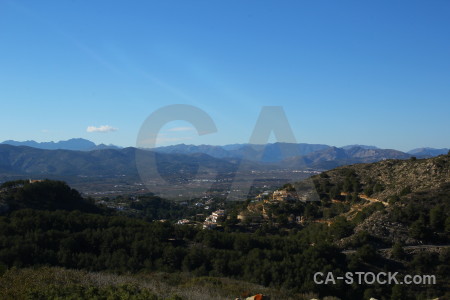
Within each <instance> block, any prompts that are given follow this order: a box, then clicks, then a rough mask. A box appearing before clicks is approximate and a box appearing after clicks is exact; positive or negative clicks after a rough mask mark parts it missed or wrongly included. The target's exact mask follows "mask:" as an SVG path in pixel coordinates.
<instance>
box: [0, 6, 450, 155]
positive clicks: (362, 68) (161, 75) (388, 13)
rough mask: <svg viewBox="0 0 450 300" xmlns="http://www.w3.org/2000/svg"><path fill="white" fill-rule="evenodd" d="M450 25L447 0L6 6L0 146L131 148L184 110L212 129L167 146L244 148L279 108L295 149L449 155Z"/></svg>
mask: <svg viewBox="0 0 450 300" xmlns="http://www.w3.org/2000/svg"><path fill="white" fill-rule="evenodd" d="M449 16H450V1H444V0H441V1H438V0H437V1H411V0H407V1H237V0H236V1H210V0H208V1H185V0H182V1H181V0H180V1H173V0H167V1H111V0H108V1H100V0H95V1H63V0H61V1H60V0H54V1H31V0H30V1H12V0H11V1H9V0H3V1H0V101H1V104H2V109H1V110H0V125H1V128H2V130H1V131H0V141H2V140H7V139H14V140H28V139H34V140H37V141H51V140H54V141H58V140H65V139H69V138H73V137H83V138H87V139H90V140H92V141H94V142H96V143H107V144H109V143H113V144H117V145H121V146H134V145H135V144H136V137H137V133H138V130H139V128H140V126H141V125H142V123H143V121H144V120H145V118H146V117H147V116H148V115H149V114H151V113H152V112H153V111H155V110H156V109H158V108H160V107H163V106H165V105H169V104H177V103H184V104H192V105H195V106H198V107H199V108H201V109H203V110H204V111H206V112H207V113H208V114H209V115H210V116H211V117H212V118H213V120H214V121H215V123H216V125H217V129H218V132H217V133H216V134H210V135H205V136H202V137H195V136H196V134H195V132H194V131H192V130H189V129H188V128H184V127H189V124H187V123H184V122H174V123H171V124H168V125H167V126H166V127H165V128H164V130H163V132H162V135H161V139H160V141H161V143H165V144H176V143H181V142H183V143H188V144H189V143H194V144H202V143H205V144H229V143H245V142H248V140H249V137H250V134H251V132H252V131H253V127H254V124H255V122H256V119H257V117H258V114H259V112H260V109H261V107H262V106H266V105H281V106H283V107H284V109H285V111H286V113H287V117H288V119H289V122H290V124H291V126H292V128H293V130H294V132H295V135H296V138H297V140H298V142H306V143H324V144H330V145H336V146H343V145H346V144H354V143H359V144H369V145H377V146H379V147H382V148H395V149H399V150H409V149H411V148H415V147H421V146H431V147H449V146H450V141H449V129H450V17H449ZM104 125H108V126H110V127H112V128H115V129H116V130H115V131H113V130H111V131H109V132H95V131H94V132H88V131H87V128H88V127H89V126H93V127H100V126H104ZM177 128H179V129H177ZM183 128H184V129H185V130H183ZM91 131H92V130H91ZM106 131H108V130H106Z"/></svg>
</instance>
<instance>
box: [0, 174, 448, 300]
mask: <svg viewBox="0 0 450 300" xmlns="http://www.w3.org/2000/svg"><path fill="white" fill-rule="evenodd" d="M339 173H340V174H341V173H342V174H341V175H342V176H341V177H340V178H341V179H339V180H337V179H336V178H335V177H331V178H330V175H327V174H323V175H321V176H319V177H317V178H315V184H316V186H317V189H318V191H319V193H320V200H321V201H317V202H314V203H303V202H298V201H297V202H294V203H289V202H282V203H278V204H270V205H269V208H268V209H269V210H270V214H271V218H272V219H271V221H270V220H269V221H268V222H267V223H265V224H262V225H261V226H260V227H259V228H257V229H256V230H253V231H252V232H245V230H244V231H243V228H245V223H244V224H240V225H239V226H237V225H236V220H235V219H234V218H233V217H231V218H230V219H228V220H226V221H225V222H224V227H223V230H222V231H219V230H202V229H201V228H199V227H197V226H185V225H177V224H175V220H170V219H169V220H167V221H164V222H161V221H152V220H154V219H155V218H157V217H158V214H159V213H158V210H157V208H156V207H157V206H158V207H160V206H161V205H160V204H161V199H157V198H156V197H155V198H153V199H154V200H152V199H151V198H148V199H147V200H146V201H144V202H143V203H147V204H146V205H144V206H143V207H142V209H143V210H144V211H145V213H144V214H138V215H137V216H124V215H119V214H120V213H119V212H115V211H112V210H110V209H107V208H101V207H97V206H95V205H94V204H93V203H92V201H89V200H85V199H83V198H82V197H81V196H80V195H79V194H78V192H76V191H75V190H73V189H71V188H70V187H68V186H67V185H65V184H64V183H62V182H57V181H42V182H36V183H28V182H26V181H16V182H9V183H5V184H3V185H2V186H1V194H0V205H1V208H2V211H3V215H2V216H0V270H1V272H0V274H2V275H1V277H0V295H1V298H2V299H79V298H90V299H234V298H235V297H238V296H240V295H242V294H243V293H245V292H248V293H250V294H251V293H261V292H262V293H266V294H270V295H271V296H272V299H310V298H312V297H313V296H316V297H325V296H334V297H338V298H340V299H369V298H370V297H374V298H376V299H391V300H396V299H432V298H436V297H449V296H450V292H449V284H450V277H449V274H450V266H449V261H450V249H449V248H448V247H447V248H445V247H444V248H439V251H409V250H408V249H406V248H405V247H404V243H403V240H405V239H406V240H412V241H418V242H420V243H422V244H425V243H430V244H431V243H433V244H439V243H440V244H441V245H445V244H446V243H447V244H448V242H449V233H450V226H449V224H448V223H449V211H450V209H449V205H450V201H449V200H450V199H449V197H450V188H449V185H448V184H447V185H445V184H444V185H440V186H439V189H436V188H435V187H433V189H432V190H429V191H428V192H424V191H422V192H416V191H413V189H409V190H406V189H404V188H402V189H401V190H400V191H399V192H398V193H397V194H396V195H394V196H392V195H390V198H389V200H388V201H389V203H390V204H389V206H387V207H385V206H384V205H382V204H381V203H373V204H370V203H368V204H369V205H365V206H363V208H362V209H361V210H358V211H356V212H355V214H354V215H353V216H352V217H351V218H350V217H348V216H349V215H348V212H349V209H352V208H353V206H355V205H358V204H361V203H362V202H363V200H362V199H360V198H359V196H358V195H359V193H361V192H364V190H366V192H364V193H365V195H368V194H369V195H370V196H374V195H375V196H377V195H382V193H383V192H385V191H386V190H387V189H389V187H387V186H385V185H381V184H379V183H378V182H375V181H371V182H363V180H364V178H363V177H361V176H360V175H359V174H358V173H357V172H354V171H345V172H341V171H339ZM335 179H336V180H335ZM342 193H346V194H347V195H350V196H345V198H348V199H342V201H336V200H335V198H339V196H340V195H342ZM377 193H378V194H377ZM332 200H334V201H332ZM152 201H157V202H158V201H159V202H158V203H159V204H158V205H154V206H152V205H151V202H152ZM336 202H338V203H336ZM251 205H253V204H252V203H251V202H246V203H239V204H236V209H235V210H236V211H235V212H237V211H238V210H242V209H245V208H246V207H248V206H251ZM152 207H154V209H152ZM162 207H165V210H164V211H163V212H160V213H162V214H164V215H165V216H171V215H174V216H179V214H178V212H179V207H175V206H173V207H172V206H170V205H169V206H164V205H162ZM172 209H173V210H174V211H173V212H171V210H172ZM167 210H169V211H167ZM291 212H295V213H297V214H300V215H302V216H304V217H305V219H307V220H310V222H307V223H305V224H303V225H295V226H294V225H292V223H289V222H288V221H286V218H287V214H288V213H291ZM150 216H151V218H150ZM372 216H376V218H375V219H376V220H386V222H391V223H390V224H394V223H395V224H399V226H403V227H406V228H409V231H407V233H406V235H405V237H401V238H399V239H398V240H395V239H391V238H390V237H389V235H386V236H385V237H386V238H383V236H379V235H377V232H376V231H375V232H372V231H370V230H369V229H368V230H361V228H364V225H365V224H366V223H367V220H369V219H370V217H372ZM323 219H326V220H329V222H328V223H327V222H315V220H323ZM374 224H375V225H376V223H374ZM366 225H367V224H366ZM369 225H370V224H369ZM375 227H376V226H375ZM381 247H385V248H390V247H392V248H391V250H390V251H388V253H389V255H384V254H383V253H382V252H380V251H377V249H379V248H381ZM346 249H351V251H350V252H349V251H347V252H345V251H343V250H346ZM358 271H364V272H367V271H370V272H374V273H377V272H399V273H400V274H412V275H415V274H434V275H436V278H437V284H435V285H410V286H401V285H396V286H393V285H379V284H373V285H365V284H361V285H357V284H352V285H345V284H344V283H343V282H338V283H337V284H335V285H333V284H330V285H318V284H315V283H314V281H313V275H314V273H316V272H324V273H326V272H333V274H334V275H335V276H343V275H344V274H345V272H358ZM205 295H206V296H205ZM202 297H203V298H202Z"/></svg>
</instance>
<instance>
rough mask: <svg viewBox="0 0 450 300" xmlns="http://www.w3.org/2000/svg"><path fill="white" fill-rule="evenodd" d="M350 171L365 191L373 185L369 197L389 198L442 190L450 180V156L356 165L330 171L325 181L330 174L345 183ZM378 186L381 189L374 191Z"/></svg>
mask: <svg viewBox="0 0 450 300" xmlns="http://www.w3.org/2000/svg"><path fill="white" fill-rule="evenodd" d="M349 174H353V175H355V178H357V179H358V183H359V188H360V189H361V190H363V191H364V190H365V189H366V191H368V190H370V187H372V193H370V195H369V196H373V197H375V198H379V199H382V200H389V197H391V196H395V195H398V196H404V195H406V194H409V193H411V192H420V191H428V190H432V189H438V188H440V187H442V186H443V185H444V184H446V183H450V156H449V155H441V156H438V157H434V158H430V159H414V158H412V159H409V160H384V161H380V162H377V163H371V164H356V165H351V166H344V167H339V168H336V169H334V170H330V171H327V172H325V173H323V175H322V176H321V177H322V180H323V177H328V178H327V181H328V182H330V183H332V184H341V185H344V184H345V178H347V177H348V176H349ZM375 186H377V187H378V189H375V190H374V188H375Z"/></svg>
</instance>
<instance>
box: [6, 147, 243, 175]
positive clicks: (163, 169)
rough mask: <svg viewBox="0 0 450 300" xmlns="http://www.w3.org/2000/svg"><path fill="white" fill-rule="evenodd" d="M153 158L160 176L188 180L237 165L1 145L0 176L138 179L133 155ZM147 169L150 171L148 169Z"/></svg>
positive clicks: (129, 151)
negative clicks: (172, 176) (187, 178)
mask: <svg viewBox="0 0 450 300" xmlns="http://www.w3.org/2000/svg"><path fill="white" fill-rule="evenodd" d="M137 154H139V155H140V156H141V157H143V158H144V159H145V158H152V159H155V160H156V162H157V166H156V167H157V168H158V170H156V169H151V170H150V171H151V172H157V171H158V172H159V173H161V174H162V175H174V174H177V173H182V174H183V175H186V176H190V175H192V174H194V173H195V172H196V171H197V169H198V168H199V167H202V168H203V169H204V170H222V171H224V172H229V171H232V170H234V169H236V168H237V164H236V163H233V162H229V161H225V160H221V159H217V158H214V157H211V156H209V155H206V154H201V153H200V154H192V155H186V154H165V153H155V152H152V151H147V150H140V149H136V148H124V149H103V150H94V151H72V150H45V149H37V148H32V147H26V146H11V145H0V172H1V173H3V174H23V175H28V174H30V175H56V176H105V177H107V176H118V175H129V176H137V175H138V171H137V168H136V155H137ZM149 168H150V167H149Z"/></svg>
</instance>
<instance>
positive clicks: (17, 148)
mask: <svg viewBox="0 0 450 300" xmlns="http://www.w3.org/2000/svg"><path fill="white" fill-rule="evenodd" d="M11 144H12V145H11ZM23 144H27V145H23ZM30 145H34V146H35V147H33V146H30ZM447 152H448V149H432V148H420V149H415V150H412V151H410V152H409V153H405V152H401V151H397V150H392V149H379V148H377V147H374V146H364V145H352V146H346V147H342V148H338V147H332V146H328V145H322V144H290V143H273V144H267V145H251V144H233V145H225V146H211V145H199V146H195V145H184V144H180V145H175V146H167V147H159V148H154V149H151V151H150V150H148V149H137V148H132V147H128V148H119V147H116V146H106V145H95V144H94V143H92V142H90V141H88V140H84V139H71V140H68V141H61V142H57V143H54V142H50V143H37V142H34V141H27V142H14V141H5V142H3V143H1V144H0V174H9V175H11V174H33V175H54V176H117V175H120V174H122V175H130V176H131V175H132V176H136V175H138V170H137V168H136V155H137V154H139V155H141V156H143V157H148V158H152V159H156V161H157V167H158V171H159V172H160V173H163V174H172V175H173V174H180V173H183V174H185V175H189V174H195V173H196V172H197V170H198V169H199V168H201V169H202V170H207V171H208V170H210V171H212V170H216V171H218V172H232V171H233V170H237V168H238V167H239V164H240V163H241V162H245V166H246V168H247V169H252V170H274V169H314V170H329V169H332V168H335V167H338V166H342V165H350V164H355V163H370V162H377V161H382V160H386V159H408V158H411V157H413V156H415V157H417V158H426V157H432V156H436V155H439V154H446V153H447Z"/></svg>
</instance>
